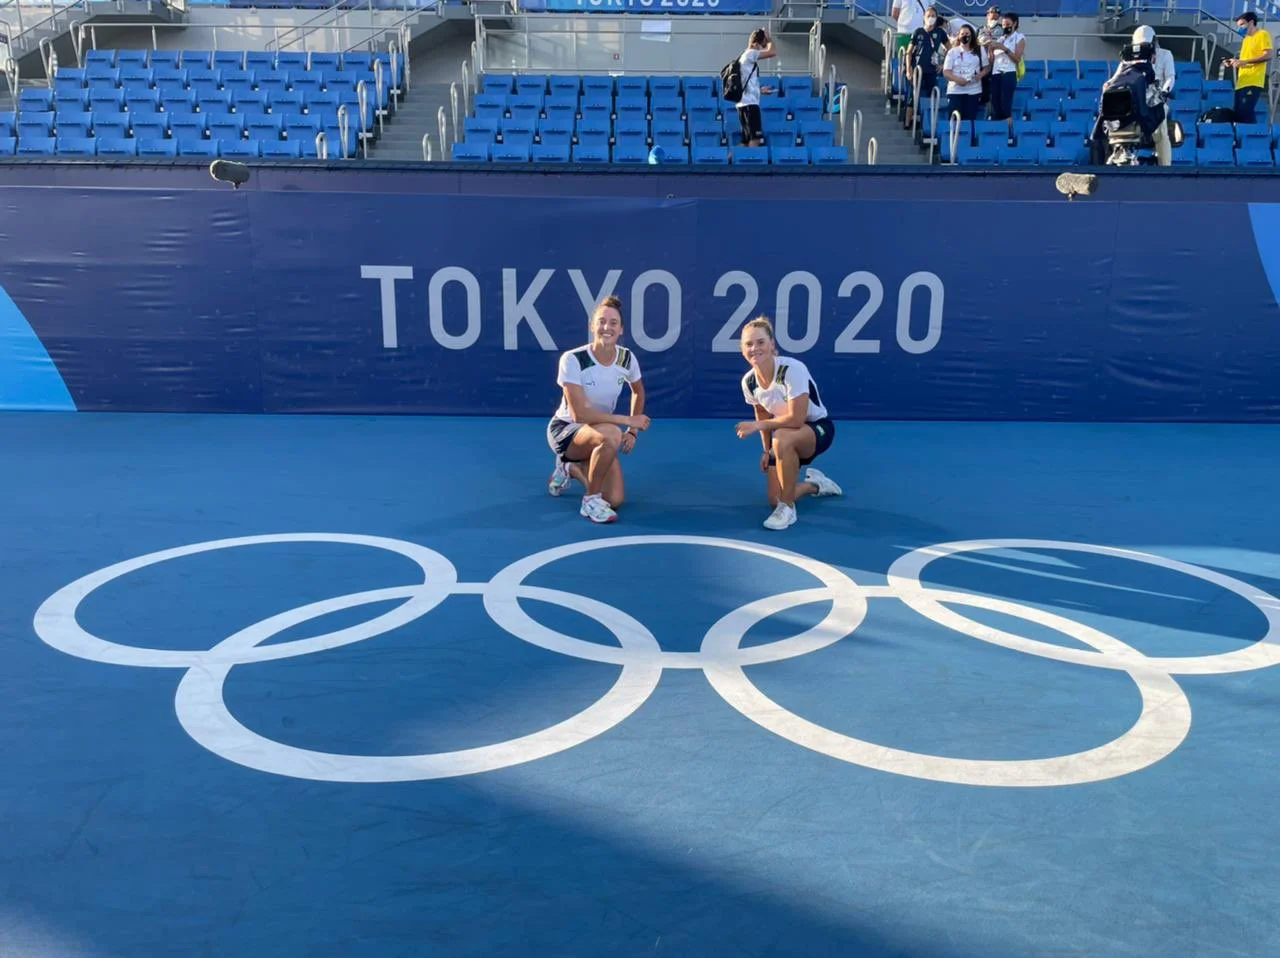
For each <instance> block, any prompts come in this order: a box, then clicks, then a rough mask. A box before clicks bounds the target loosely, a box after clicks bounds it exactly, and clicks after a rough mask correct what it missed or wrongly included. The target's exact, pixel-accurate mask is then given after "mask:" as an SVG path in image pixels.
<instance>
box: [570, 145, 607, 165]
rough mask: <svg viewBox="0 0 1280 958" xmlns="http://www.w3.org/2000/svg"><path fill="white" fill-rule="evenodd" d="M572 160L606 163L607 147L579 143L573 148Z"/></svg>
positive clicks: (576, 161)
mask: <svg viewBox="0 0 1280 958" xmlns="http://www.w3.org/2000/svg"><path fill="white" fill-rule="evenodd" d="M573 162H575V163H608V162H609V148H608V147H607V146H604V147H601V146H596V145H593V144H583V143H579V144H578V145H577V146H575V147H574V148H573Z"/></svg>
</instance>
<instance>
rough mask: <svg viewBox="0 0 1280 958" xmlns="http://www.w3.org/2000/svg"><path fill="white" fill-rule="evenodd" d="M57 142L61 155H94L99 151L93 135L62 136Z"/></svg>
mask: <svg viewBox="0 0 1280 958" xmlns="http://www.w3.org/2000/svg"><path fill="white" fill-rule="evenodd" d="M56 143H57V151H58V154H59V155H61V156H93V155H94V154H95V153H96V152H97V150H96V148H95V145H94V140H93V138H92V137H87V136H60V137H58V139H57V141H56Z"/></svg>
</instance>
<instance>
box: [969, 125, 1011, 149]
mask: <svg viewBox="0 0 1280 958" xmlns="http://www.w3.org/2000/svg"><path fill="white" fill-rule="evenodd" d="M974 133H975V138H976V139H977V142H978V146H980V147H982V148H983V149H985V150H990V151H992V152H995V151H996V150H998V149H999V148H1000V147H1002V146H1004V145H1005V144H1007V143H1008V142H1009V124H1008V123H1006V122H1005V121H1004V120H978V121H977V122H976V123H974Z"/></svg>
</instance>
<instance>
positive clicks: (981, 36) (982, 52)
mask: <svg viewBox="0 0 1280 958" xmlns="http://www.w3.org/2000/svg"><path fill="white" fill-rule="evenodd" d="M1002 36H1004V27H1002V26H1001V25H1000V8H999V7H997V6H990V7H987V19H986V22H985V23H983V25H982V29H981V30H979V31H978V47H979V54H978V55H979V56H980V57H983V58H985V57H987V56H989V54H988V53H987V45H988V44H990V43H991V41H992V39H997V40H998V39H999V38H1000V37H1002ZM990 102H991V75H990V74H989V73H988V74H987V75H986V76H984V77H983V78H982V96H981V97H980V98H979V99H978V103H979V104H986V103H990Z"/></svg>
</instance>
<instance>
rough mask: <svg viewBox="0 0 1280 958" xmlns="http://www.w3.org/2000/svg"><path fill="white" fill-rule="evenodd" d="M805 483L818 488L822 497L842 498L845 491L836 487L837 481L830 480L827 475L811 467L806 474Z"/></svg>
mask: <svg viewBox="0 0 1280 958" xmlns="http://www.w3.org/2000/svg"><path fill="white" fill-rule="evenodd" d="M804 481H805V482H812V483H813V484H814V485H815V486H817V487H818V495H820V496H842V495H844V490H843V489H841V488H840V487H839V486H838V485H836V483H835V480H833V479H828V478H827V475H826V473H823V472H820V471H819V470H817V469H814V468H812V467H810V468H809V469H808V470H807V471H806V472H805V474H804Z"/></svg>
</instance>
